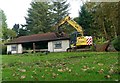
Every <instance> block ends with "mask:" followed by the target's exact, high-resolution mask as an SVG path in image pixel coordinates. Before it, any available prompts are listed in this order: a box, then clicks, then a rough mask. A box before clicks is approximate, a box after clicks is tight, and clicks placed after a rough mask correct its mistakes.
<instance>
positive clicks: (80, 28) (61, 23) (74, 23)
mask: <svg viewBox="0 0 120 83" xmlns="http://www.w3.org/2000/svg"><path fill="white" fill-rule="evenodd" d="M66 22H68V24H70V25H71V26H72V27H74V28H75V29H76V30H77V32H79V33H80V34H81V35H82V36H83V30H82V27H81V26H80V25H78V24H77V23H76V22H75V21H74V20H71V19H70V17H69V16H66V17H65V18H64V19H62V20H61V21H60V22H59V23H58V24H57V25H56V27H57V28H59V26H61V25H63V24H64V23H66Z"/></svg>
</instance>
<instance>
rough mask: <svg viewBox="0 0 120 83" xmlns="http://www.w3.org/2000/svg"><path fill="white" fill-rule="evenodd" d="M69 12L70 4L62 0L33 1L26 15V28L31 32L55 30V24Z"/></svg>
mask: <svg viewBox="0 0 120 83" xmlns="http://www.w3.org/2000/svg"><path fill="white" fill-rule="evenodd" d="M67 14H68V4H66V1H65V0H63V1H62V2H59V1H53V2H50V3H48V2H32V3H31V8H29V10H28V17H26V18H25V19H26V24H27V26H26V28H27V30H30V32H31V34H37V33H46V32H51V31H54V30H55V29H54V27H53V26H54V25H55V24H56V23H58V22H59V21H60V20H61V19H62V18H64V17H65V16H66V15H67Z"/></svg>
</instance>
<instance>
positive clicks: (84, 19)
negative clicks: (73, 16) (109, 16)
mask: <svg viewBox="0 0 120 83" xmlns="http://www.w3.org/2000/svg"><path fill="white" fill-rule="evenodd" d="M76 21H77V22H78V24H79V25H80V26H81V27H82V28H83V30H84V34H85V35H92V33H91V30H90V29H91V23H92V15H91V14H90V13H89V12H88V11H87V9H86V7H85V5H83V6H82V7H81V11H80V12H79V17H78V18H77V20H76Z"/></svg>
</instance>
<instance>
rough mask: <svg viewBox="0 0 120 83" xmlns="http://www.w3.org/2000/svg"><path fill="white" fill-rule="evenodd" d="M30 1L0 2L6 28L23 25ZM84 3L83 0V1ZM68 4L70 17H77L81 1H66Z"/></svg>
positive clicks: (13, 0)
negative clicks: (16, 24) (5, 18)
mask: <svg viewBox="0 0 120 83" xmlns="http://www.w3.org/2000/svg"><path fill="white" fill-rule="evenodd" d="M31 1H32V0H0V9H2V10H3V11H4V13H5V15H6V17H7V21H6V22H7V25H8V28H12V27H13V25H14V24H15V23H19V24H25V22H26V21H25V18H24V17H25V16H27V10H28V8H30V7H31V6H30V3H31ZM83 1H85V0H83ZM68 2H70V11H69V12H70V13H71V14H70V16H71V17H77V16H78V11H79V8H80V5H81V4H82V2H81V0H68Z"/></svg>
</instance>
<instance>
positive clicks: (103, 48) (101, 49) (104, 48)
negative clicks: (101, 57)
mask: <svg viewBox="0 0 120 83" xmlns="http://www.w3.org/2000/svg"><path fill="white" fill-rule="evenodd" d="M109 44H110V41H109V40H108V41H106V42H104V43H103V44H97V45H95V48H96V51H97V52H104V51H107V48H108V46H109Z"/></svg>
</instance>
